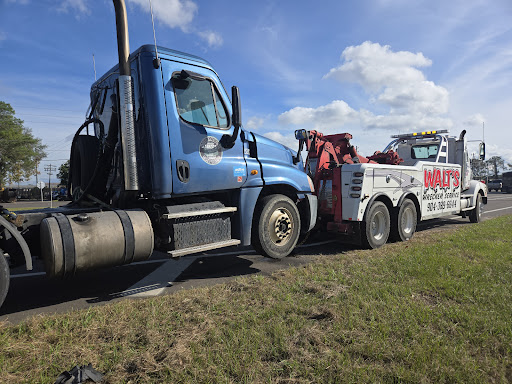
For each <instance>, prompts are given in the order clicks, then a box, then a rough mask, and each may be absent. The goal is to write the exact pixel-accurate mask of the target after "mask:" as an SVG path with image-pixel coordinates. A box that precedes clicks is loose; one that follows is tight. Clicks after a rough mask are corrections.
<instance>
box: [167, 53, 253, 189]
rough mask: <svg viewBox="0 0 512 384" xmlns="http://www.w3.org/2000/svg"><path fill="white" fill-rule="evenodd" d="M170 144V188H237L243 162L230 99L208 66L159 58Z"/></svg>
mask: <svg viewBox="0 0 512 384" xmlns="http://www.w3.org/2000/svg"><path fill="white" fill-rule="evenodd" d="M162 73H163V76H164V88H165V90H164V93H165V102H166V104H167V105H166V108H167V120H168V127H169V145H170V149H171V164H172V168H173V169H172V179H173V194H176V195H179V194H189V193H198V192H207V191H218V190H226V189H235V188H240V187H241V186H242V185H243V183H244V182H245V181H246V179H247V168H246V165H245V160H244V156H243V145H242V142H241V140H240V139H238V140H236V141H235V143H234V145H233V146H223V145H222V143H223V141H222V137H223V135H231V134H232V133H233V129H234V128H233V127H232V126H231V103H230V101H229V98H228V96H227V94H226V92H225V90H224V87H223V86H222V84H221V83H220V81H219V79H218V78H217V75H216V74H215V73H214V72H213V71H212V70H210V69H208V68H203V67H197V66H192V65H189V64H184V63H179V62H174V61H169V60H162Z"/></svg>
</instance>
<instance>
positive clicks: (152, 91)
mask: <svg viewBox="0 0 512 384" xmlns="http://www.w3.org/2000/svg"><path fill="white" fill-rule="evenodd" d="M114 6H115V10H116V25H117V37H118V49H119V52H118V54H119V63H118V64H117V65H116V66H114V67H113V68H112V69H111V70H110V71H108V72H107V73H106V74H105V75H103V76H102V77H101V78H100V79H99V80H98V81H97V82H95V83H94V84H93V85H92V87H91V94H90V95H91V105H90V109H89V111H88V113H87V115H88V117H87V119H86V121H85V122H84V124H83V125H82V126H81V127H80V128H79V129H78V131H76V134H75V136H74V139H73V143H72V146H71V154H70V175H69V183H68V188H67V190H68V194H69V198H70V199H72V202H71V203H69V204H68V205H66V206H63V207H60V208H55V209H45V210H34V211H23V212H19V213H15V212H14V213H13V212H8V211H7V210H5V209H3V210H2V216H0V250H1V251H2V252H0V305H1V304H2V303H3V301H4V299H5V297H6V294H7V291H8V288H9V267H10V266H15V265H20V264H25V266H26V268H27V270H31V269H32V257H33V256H38V257H41V258H42V260H43V262H44V265H45V268H46V273H47V275H48V276H49V277H66V276H73V275H74V274H75V273H77V272H80V271H85V270H91V269H96V268H104V267H112V266H116V265H122V264H127V263H131V262H134V261H141V260H145V259H147V258H149V257H150V255H151V254H152V253H153V251H154V249H156V250H159V251H163V252H167V253H168V254H169V256H170V257H180V256H184V255H187V254H192V253H197V252H202V251H205V250H210V249H216V248H221V247H227V246H233V245H245V246H248V245H252V246H253V247H254V248H255V249H256V250H257V251H258V252H259V253H261V254H262V255H265V256H268V257H272V258H282V257H285V256H287V255H288V254H290V253H291V252H292V250H293V249H294V247H295V245H296V244H297V241H298V239H299V236H300V235H301V234H304V233H307V232H308V231H309V230H310V229H312V227H313V226H314V225H315V222H316V217H317V216H316V215H317V198H316V196H315V195H314V194H313V189H314V188H313V183H312V181H311V179H310V178H309V177H308V176H307V175H306V173H305V172H304V170H303V166H302V162H301V161H300V158H299V157H298V156H297V155H296V153H295V152H292V151H291V150H290V149H288V148H286V147H285V146H283V145H281V144H278V143H276V142H274V141H272V140H269V139H268V138H265V137H263V136H260V135H257V134H255V133H253V132H250V131H247V130H245V129H243V127H242V124H241V106H240V94H239V90H238V88H237V87H232V92H231V99H230V97H229V95H228V93H227V92H226V90H225V88H224V86H223V85H222V82H221V80H220V78H219V76H218V75H217V73H216V72H215V70H214V69H213V67H212V66H211V65H210V64H209V63H208V62H207V61H205V60H203V59H201V58H199V57H196V56H192V55H188V54H185V53H181V52H177V51H173V50H170V49H166V48H158V49H156V47H154V46H148V45H145V46H142V47H140V48H139V49H137V50H136V51H134V52H133V53H132V54H131V55H130V54H129V44H128V29H127V18H126V8H125V4H124V1H123V0H114Z"/></svg>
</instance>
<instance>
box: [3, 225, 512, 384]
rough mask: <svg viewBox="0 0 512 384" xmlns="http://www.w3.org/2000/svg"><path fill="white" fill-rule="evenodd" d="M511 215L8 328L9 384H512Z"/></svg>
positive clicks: (5, 335)
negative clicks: (67, 382) (82, 369)
mask: <svg viewBox="0 0 512 384" xmlns="http://www.w3.org/2000/svg"><path fill="white" fill-rule="evenodd" d="M511 283H512V216H505V217H501V218H498V219H493V220H489V221H486V222H484V223H480V224H475V225H467V226H464V227H463V228H458V229H457V230H454V231H451V232H448V233H445V232H443V233H440V232H433V231H429V232H428V233H418V234H417V236H415V238H414V239H413V240H411V241H409V242H407V243H397V244H389V245H387V246H385V247H383V248H381V249H378V250H373V251H362V250H357V251H351V252H348V253H345V254H339V255H334V256H333V255H323V256H322V255H320V256H318V262H316V263H313V264H309V265H307V266H305V267H301V268H291V269H288V270H284V271H280V272H278V273H276V274H274V275H272V276H271V277H261V276H251V277H244V278H239V279H237V280H236V281H234V282H232V283H228V284H223V285H217V286H214V287H209V288H201V289H193V290H189V291H182V292H180V293H177V294H174V295H170V296H165V297H157V298H153V299H146V300H126V301H122V302H118V303H115V304H110V305H105V306H101V307H94V308H90V309H88V310H85V311H76V312H70V313H68V314H65V315H55V316H41V317H36V318H33V319H30V320H28V321H25V322H24V323H22V324H20V325H17V326H7V325H4V326H3V327H0V382H5V383H14V382H20V383H22V382H26V383H33V382H42V383H53V382H54V381H55V378H56V377H57V375H58V374H59V373H60V372H62V371H63V370H67V369H71V368H72V367H73V366H74V365H75V364H80V365H83V364H87V363H89V362H91V363H92V364H93V366H94V367H95V368H96V369H98V370H99V371H101V372H104V373H106V375H107V376H106V379H107V382H109V383H117V382H131V383H139V382H141V383H146V382H147V383H160V382H169V383H170V382H172V383H192V382H194V383H196V382H197V383H217V382H219V383H254V382H256V383H310V382H315V383H373V382H380V383H506V382H512V321H511V319H512V284H511Z"/></svg>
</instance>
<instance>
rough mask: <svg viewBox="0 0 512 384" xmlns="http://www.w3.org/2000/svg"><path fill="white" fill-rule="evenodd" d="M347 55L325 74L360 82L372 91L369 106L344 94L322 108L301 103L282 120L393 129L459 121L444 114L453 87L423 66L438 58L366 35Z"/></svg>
mask: <svg viewBox="0 0 512 384" xmlns="http://www.w3.org/2000/svg"><path fill="white" fill-rule="evenodd" d="M341 57H342V59H343V60H344V63H342V65H340V66H339V67H337V68H333V69H331V70H330V71H329V73H328V74H327V75H325V76H324V79H335V80H337V81H341V82H352V83H356V84H359V85H360V86H361V87H362V88H363V89H364V90H365V91H366V93H367V96H368V108H367V109H365V108H361V109H360V110H359V111H356V110H355V109H353V108H352V107H351V106H350V105H348V104H347V103H346V102H345V101H343V100H335V101H332V102H331V103H329V104H327V105H324V106H320V107H318V108H305V107H295V108H293V109H291V110H289V111H286V112H284V113H282V114H281V115H280V116H279V122H280V123H281V124H285V125H288V124H293V125H303V124H309V125H313V126H314V127H315V128H317V129H324V130H329V129H330V128H334V127H337V128H340V129H341V126H344V125H347V124H349V125H352V127H353V126H354V125H356V124H355V123H357V126H359V127H362V128H365V129H377V128H379V129H386V130H392V131H393V132H397V131H415V130H418V129H425V128H437V129H444V128H450V127H451V126H452V125H453V123H452V121H451V119H449V118H448V117H446V116H444V115H445V114H446V113H447V112H448V107H449V92H448V90H446V89H445V88H444V87H441V86H439V85H436V84H434V83H433V82H432V81H428V80H427V79H426V77H425V75H424V74H423V72H422V71H420V70H419V69H417V67H426V66H430V65H431V64H432V62H431V60H429V59H428V58H426V57H425V56H423V54H422V53H412V52H406V51H400V52H393V51H392V50H391V48H390V47H389V46H388V45H385V46H382V45H380V44H378V43H371V42H369V41H366V42H364V43H362V44H361V45H358V46H352V47H348V48H346V49H345V50H344V51H343V53H342V55H341ZM382 107H384V109H386V112H385V113H382ZM377 111H378V112H377Z"/></svg>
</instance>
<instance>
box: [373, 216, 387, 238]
mask: <svg viewBox="0 0 512 384" xmlns="http://www.w3.org/2000/svg"><path fill="white" fill-rule="evenodd" d="M385 228H386V217H385V215H384V213H383V212H377V213H376V214H375V215H374V216H373V219H372V222H371V224H370V232H371V235H372V237H373V238H374V239H375V240H377V241H379V240H381V239H382V238H383V237H384V232H385Z"/></svg>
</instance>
